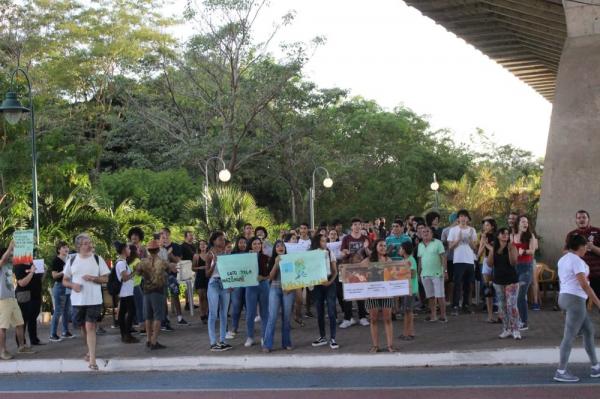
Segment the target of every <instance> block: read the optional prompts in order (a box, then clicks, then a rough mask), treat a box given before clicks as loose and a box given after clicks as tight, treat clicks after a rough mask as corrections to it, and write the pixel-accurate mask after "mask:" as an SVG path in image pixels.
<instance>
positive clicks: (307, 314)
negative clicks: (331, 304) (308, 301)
mask: <svg viewBox="0 0 600 399" xmlns="http://www.w3.org/2000/svg"><path fill="white" fill-rule="evenodd" d="M304 316H305V317H306V318H307V319H312V318H314V317H315V315H314V314H312V312H311V311H310V310H309V311H308V312H306V314H305V315H304Z"/></svg>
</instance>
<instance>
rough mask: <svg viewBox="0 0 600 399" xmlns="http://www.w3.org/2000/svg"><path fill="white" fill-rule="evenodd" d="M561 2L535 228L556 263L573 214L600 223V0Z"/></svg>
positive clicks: (546, 257)
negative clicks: (559, 47) (563, 27)
mask: <svg viewBox="0 0 600 399" xmlns="http://www.w3.org/2000/svg"><path fill="white" fill-rule="evenodd" d="M585 2H586V3H593V4H594V5H586V4H581V3H578V2H574V1H568V0H565V1H563V6H564V8H565V15H566V22H567V40H566V42H565V45H564V48H563V52H562V56H561V59H560V65H559V70H558V77H557V82H556V92H555V97H554V105H553V109H552V119H551V122H550V133H549V136H548V145H547V149H546V158H545V162H544V175H543V177H542V192H541V200H540V207H539V212H538V217H537V228H536V230H537V232H538V234H539V235H540V236H541V237H542V242H541V250H542V257H543V259H544V260H545V261H546V262H549V264H551V265H554V264H556V261H557V260H558V258H559V257H560V255H561V253H562V248H563V245H564V239H565V236H566V234H567V232H569V231H571V230H573V229H574V228H575V212H576V211H577V210H579V209H585V210H587V211H588V212H589V213H590V216H591V222H592V224H593V225H596V226H598V225H600V0H586V1H585Z"/></svg>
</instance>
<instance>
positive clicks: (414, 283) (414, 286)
mask: <svg viewBox="0 0 600 399" xmlns="http://www.w3.org/2000/svg"><path fill="white" fill-rule="evenodd" d="M408 259H409V260H410V272H411V275H412V274H414V275H415V276H414V277H411V278H410V293H411V295H418V294H419V280H418V273H417V261H416V260H415V257H414V256H412V255H411V256H410V257H409V258H408ZM413 271H414V273H413Z"/></svg>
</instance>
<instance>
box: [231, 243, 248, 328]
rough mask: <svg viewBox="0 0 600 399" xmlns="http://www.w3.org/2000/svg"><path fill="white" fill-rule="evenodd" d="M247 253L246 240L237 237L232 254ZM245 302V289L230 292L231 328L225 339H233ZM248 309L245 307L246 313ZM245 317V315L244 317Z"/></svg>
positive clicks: (238, 288) (239, 288)
mask: <svg viewBox="0 0 600 399" xmlns="http://www.w3.org/2000/svg"><path fill="white" fill-rule="evenodd" d="M246 252H248V240H246V238H245V237H244V236H239V237H238V239H237V240H236V241H235V246H234V247H233V251H232V252H231V253H232V254H243V253H246ZM245 302H246V288H245V287H237V288H234V289H233V291H231V328H230V329H229V330H228V331H227V339H234V338H235V336H236V335H237V333H238V328H239V325H240V317H241V316H242V308H243V307H244V303H245ZM247 311H248V308H247V307H246V312H247ZM246 317H247V315H246Z"/></svg>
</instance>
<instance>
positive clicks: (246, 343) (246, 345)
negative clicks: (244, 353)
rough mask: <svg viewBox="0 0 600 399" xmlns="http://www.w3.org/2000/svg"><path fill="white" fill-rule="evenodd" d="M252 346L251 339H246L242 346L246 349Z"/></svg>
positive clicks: (252, 341)
mask: <svg viewBox="0 0 600 399" xmlns="http://www.w3.org/2000/svg"><path fill="white" fill-rule="evenodd" d="M252 345H254V340H253V339H252V338H246V342H244V346H245V347H246V348H249V347H251V346H252Z"/></svg>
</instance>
